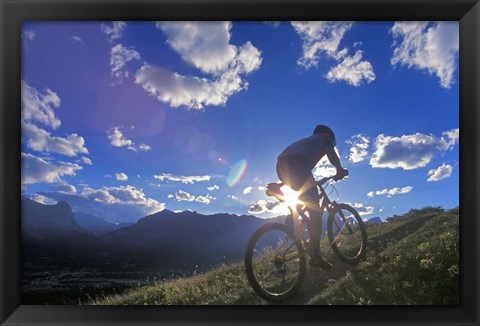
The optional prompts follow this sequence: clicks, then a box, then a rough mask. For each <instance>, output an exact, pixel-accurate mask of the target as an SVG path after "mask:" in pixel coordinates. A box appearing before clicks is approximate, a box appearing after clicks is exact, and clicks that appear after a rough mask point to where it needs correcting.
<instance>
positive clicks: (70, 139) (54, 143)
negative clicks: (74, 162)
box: [22, 122, 88, 157]
mask: <svg viewBox="0 0 480 326" xmlns="http://www.w3.org/2000/svg"><path fill="white" fill-rule="evenodd" d="M22 133H23V136H26V137H27V145H28V147H29V148H30V149H33V150H34V151H38V152H51V153H59V154H63V155H65V156H69V157H74V156H77V155H78V154H88V149H87V148H86V147H85V140H84V139H83V137H80V136H78V135H77V134H71V135H68V136H67V138H63V137H56V136H52V135H51V134H50V133H49V132H48V131H46V130H44V129H42V128H39V127H37V126H35V125H33V124H30V123H26V122H23V124H22Z"/></svg>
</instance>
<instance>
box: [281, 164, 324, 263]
mask: <svg viewBox="0 0 480 326" xmlns="http://www.w3.org/2000/svg"><path fill="white" fill-rule="evenodd" d="M277 174H278V177H279V178H280V180H282V182H284V183H285V184H287V185H289V186H290V187H291V188H292V189H294V190H296V191H298V192H299V193H300V200H302V201H304V202H305V204H306V205H307V210H308V213H309V215H310V226H309V228H308V233H309V237H310V244H309V251H310V265H312V266H315V267H321V268H323V269H330V268H332V265H331V264H330V263H328V262H326V261H325V260H324V259H323V258H322V256H321V254H320V238H321V234H322V214H323V212H322V211H321V209H320V205H319V197H318V190H317V186H316V185H315V179H314V178H313V175H312V173H311V169H310V168H309V167H308V166H307V165H305V162H304V160H303V159H296V158H282V159H279V160H278V163H277Z"/></svg>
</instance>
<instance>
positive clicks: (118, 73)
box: [110, 44, 141, 80]
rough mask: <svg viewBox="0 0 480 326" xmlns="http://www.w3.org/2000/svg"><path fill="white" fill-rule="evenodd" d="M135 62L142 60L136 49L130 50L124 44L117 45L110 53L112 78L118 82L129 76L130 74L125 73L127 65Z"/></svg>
mask: <svg viewBox="0 0 480 326" xmlns="http://www.w3.org/2000/svg"><path fill="white" fill-rule="evenodd" d="M133 60H141V57H140V54H139V53H138V52H137V51H135V50H134V49H129V48H126V47H125V46H123V45H122V44H117V45H115V46H114V47H113V48H112V50H111V51H110V67H111V68H112V76H113V77H114V78H116V79H117V80H121V79H122V78H123V77H127V76H128V72H125V71H123V68H124V67H125V65H126V64H127V63H128V62H130V61H133Z"/></svg>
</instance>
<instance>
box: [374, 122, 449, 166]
mask: <svg viewBox="0 0 480 326" xmlns="http://www.w3.org/2000/svg"><path fill="white" fill-rule="evenodd" d="M457 143H458V129H453V130H450V131H446V132H444V133H443V134H442V137H436V136H433V135H424V134H421V133H416V134H414V135H403V136H401V137H392V136H385V135H383V134H380V135H379V136H377V138H376V139H375V152H374V153H373V155H372V157H371V159H370V165H371V166H372V167H374V168H390V169H395V168H402V169H404V170H412V169H416V168H420V167H425V166H426V165H427V164H428V163H430V161H431V160H432V158H433V157H434V156H435V155H436V154H438V153H443V152H445V151H447V150H450V149H452V148H453V146H454V145H455V144H457Z"/></svg>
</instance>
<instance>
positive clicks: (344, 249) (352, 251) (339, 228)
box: [327, 204, 367, 265]
mask: <svg viewBox="0 0 480 326" xmlns="http://www.w3.org/2000/svg"><path fill="white" fill-rule="evenodd" d="M327 232H328V240H329V243H330V245H331V247H332V249H333V252H334V253H335V254H336V255H337V256H338V258H340V259H341V260H342V261H343V262H345V263H347V264H350V265H355V264H357V263H358V262H359V261H360V260H361V259H363V257H364V256H365V253H366V250H367V231H366V230H365V225H364V224H363V221H362V218H361V217H360V214H358V212H357V211H356V210H355V208H353V207H351V206H349V205H347V204H338V205H336V206H335V208H334V209H333V210H332V211H330V214H329V216H328V222H327Z"/></svg>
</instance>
